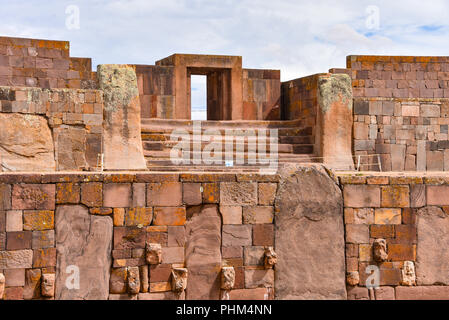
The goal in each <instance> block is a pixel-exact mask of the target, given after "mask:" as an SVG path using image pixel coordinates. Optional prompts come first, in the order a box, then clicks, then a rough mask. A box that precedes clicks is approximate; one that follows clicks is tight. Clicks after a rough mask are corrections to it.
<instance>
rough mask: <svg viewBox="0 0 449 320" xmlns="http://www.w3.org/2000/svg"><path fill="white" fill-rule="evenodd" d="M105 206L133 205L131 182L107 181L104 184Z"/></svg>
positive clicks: (123, 206) (120, 206) (125, 206)
mask: <svg viewBox="0 0 449 320" xmlns="http://www.w3.org/2000/svg"><path fill="white" fill-rule="evenodd" d="M103 196H104V199H103V201H104V206H105V207H112V208H127V207H130V206H131V184H129V183H106V184H105V185H104V186H103Z"/></svg>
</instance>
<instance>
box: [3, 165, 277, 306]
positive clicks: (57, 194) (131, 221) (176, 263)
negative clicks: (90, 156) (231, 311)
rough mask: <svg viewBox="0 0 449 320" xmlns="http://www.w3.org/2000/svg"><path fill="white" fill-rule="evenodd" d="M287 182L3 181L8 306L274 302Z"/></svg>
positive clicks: (32, 177) (165, 178)
mask: <svg viewBox="0 0 449 320" xmlns="http://www.w3.org/2000/svg"><path fill="white" fill-rule="evenodd" d="M278 179H279V177H278V176H277V175H274V176H273V175H267V176H264V175H257V174H224V173H221V174H157V173H133V174H125V173H123V174H114V173H111V174H95V173H84V174H83V173H79V174H62V173H61V174H57V173H53V174H50V173H49V174H38V173H36V174H6V173H3V174H0V273H3V274H4V275H5V278H6V289H5V292H4V296H3V298H4V299H53V298H55V299H140V300H147V299H220V298H222V299H231V300H237V299H259V300H263V299H271V298H273V294H274V292H273V287H274V270H273V269H272V268H271V266H270V265H267V267H265V261H264V257H265V256H266V253H265V252H266V250H265V248H266V247H273V246H274V225H273V219H274V207H273V205H274V198H275V194H276V190H277V186H278ZM225 267H228V268H225ZM229 267H233V269H232V270H231V268H229ZM76 268H78V270H79V275H80V288H79V289H78V290H69V289H68V288H67V286H66V283H67V282H70V281H73V277H72V278H71V276H73V272H75V271H73V270H76ZM184 268H187V282H186V283H185V284H186V289H185V290H183V281H175V280H176V279H178V276H179V279H180V280H183V279H184V278H183V277H184V276H185V270H184ZM222 268H224V269H222ZM222 270H223V271H222ZM172 271H173V273H174V274H172ZM224 274H226V276H224ZM222 277H223V278H224V279H223V280H221V278H222ZM48 281H50V284H49V283H48ZM70 283H72V284H74V283H73V282H70ZM44 287H45V288H44ZM222 288H223V289H222ZM0 289H1V288H0ZM176 290H180V291H177V292H175V291H176Z"/></svg>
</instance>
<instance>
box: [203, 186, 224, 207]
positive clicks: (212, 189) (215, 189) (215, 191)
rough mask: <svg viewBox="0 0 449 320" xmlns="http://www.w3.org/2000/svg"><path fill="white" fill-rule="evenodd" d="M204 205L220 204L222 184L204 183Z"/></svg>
mask: <svg viewBox="0 0 449 320" xmlns="http://www.w3.org/2000/svg"><path fill="white" fill-rule="evenodd" d="M202 186H203V203H218V202H220V184H219V183H203V184H202Z"/></svg>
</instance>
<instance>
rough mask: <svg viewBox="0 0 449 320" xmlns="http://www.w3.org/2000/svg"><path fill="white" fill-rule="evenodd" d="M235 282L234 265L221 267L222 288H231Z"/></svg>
mask: <svg viewBox="0 0 449 320" xmlns="http://www.w3.org/2000/svg"><path fill="white" fill-rule="evenodd" d="M234 284H235V270H234V267H223V268H221V289H223V290H231V289H232V288H234Z"/></svg>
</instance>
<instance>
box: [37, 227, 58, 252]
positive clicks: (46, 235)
mask: <svg viewBox="0 0 449 320" xmlns="http://www.w3.org/2000/svg"><path fill="white" fill-rule="evenodd" d="M54 246H55V231H54V230H47V231H33V235H32V242H31V247H32V248H33V249H43V248H52V247H54Z"/></svg>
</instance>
